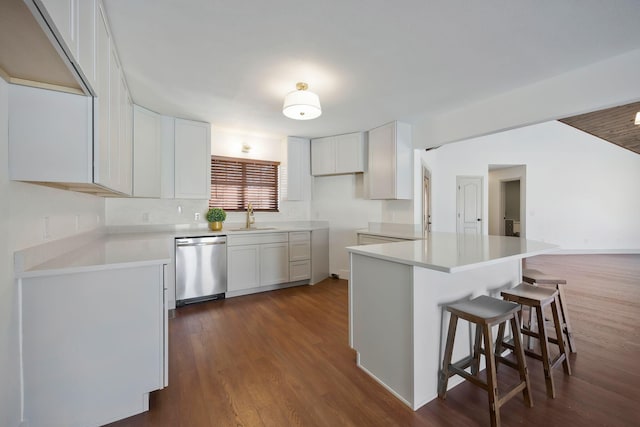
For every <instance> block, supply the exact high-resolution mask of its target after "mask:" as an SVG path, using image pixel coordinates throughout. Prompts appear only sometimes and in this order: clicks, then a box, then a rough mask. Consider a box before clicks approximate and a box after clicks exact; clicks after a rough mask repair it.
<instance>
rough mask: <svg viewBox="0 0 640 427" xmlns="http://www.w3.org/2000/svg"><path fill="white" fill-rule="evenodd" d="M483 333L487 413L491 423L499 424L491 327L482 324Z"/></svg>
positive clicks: (493, 424)
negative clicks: (487, 398)
mask: <svg viewBox="0 0 640 427" xmlns="http://www.w3.org/2000/svg"><path fill="white" fill-rule="evenodd" d="M482 332H483V334H484V351H485V359H486V363H487V371H486V373H487V394H488V395H489V414H490V416H491V425H492V426H499V425H500V408H499V407H498V382H497V373H496V361H495V358H494V356H493V354H494V350H493V338H492V337H491V327H490V326H488V325H482Z"/></svg>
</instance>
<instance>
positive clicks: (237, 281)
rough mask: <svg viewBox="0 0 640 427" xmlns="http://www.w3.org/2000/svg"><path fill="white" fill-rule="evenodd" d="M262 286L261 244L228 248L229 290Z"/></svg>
mask: <svg viewBox="0 0 640 427" xmlns="http://www.w3.org/2000/svg"><path fill="white" fill-rule="evenodd" d="M258 286H260V245H244V246H229V247H228V248H227V292H232V291H240V290H243V289H251V288H257V287H258Z"/></svg>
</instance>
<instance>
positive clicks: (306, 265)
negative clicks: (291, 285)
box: [289, 260, 311, 282]
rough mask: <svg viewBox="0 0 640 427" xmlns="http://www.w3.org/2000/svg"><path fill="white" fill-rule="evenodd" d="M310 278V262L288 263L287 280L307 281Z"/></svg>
mask: <svg viewBox="0 0 640 427" xmlns="http://www.w3.org/2000/svg"><path fill="white" fill-rule="evenodd" d="M310 278H311V261H310V260H305V261H293V262H290V263H289V280H290V281H292V282H296V281H298V280H307V279H310Z"/></svg>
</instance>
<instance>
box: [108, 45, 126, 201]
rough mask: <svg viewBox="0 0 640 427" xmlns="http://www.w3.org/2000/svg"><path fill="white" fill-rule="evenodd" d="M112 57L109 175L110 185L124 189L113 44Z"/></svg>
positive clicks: (117, 77) (110, 61) (116, 68)
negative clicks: (121, 173) (121, 171)
mask: <svg viewBox="0 0 640 427" xmlns="http://www.w3.org/2000/svg"><path fill="white" fill-rule="evenodd" d="M110 52H111V59H110V60H109V65H110V67H109V93H110V97H109V176H110V178H111V179H110V181H109V185H108V187H109V188H111V189H114V190H116V191H122V183H121V182H120V181H121V178H122V177H121V175H120V166H121V165H120V150H121V149H123V148H124V147H122V144H121V143H120V107H121V104H120V96H121V93H120V91H121V87H120V63H119V62H118V57H117V55H116V50H115V49H114V48H113V44H111V47H110Z"/></svg>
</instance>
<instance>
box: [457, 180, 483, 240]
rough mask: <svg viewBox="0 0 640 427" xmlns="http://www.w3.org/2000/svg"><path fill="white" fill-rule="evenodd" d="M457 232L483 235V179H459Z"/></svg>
mask: <svg viewBox="0 0 640 427" xmlns="http://www.w3.org/2000/svg"><path fill="white" fill-rule="evenodd" d="M456 187H457V232H458V233H464V234H482V177H481V176H472V177H461V176H459V177H457V178H456Z"/></svg>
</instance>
